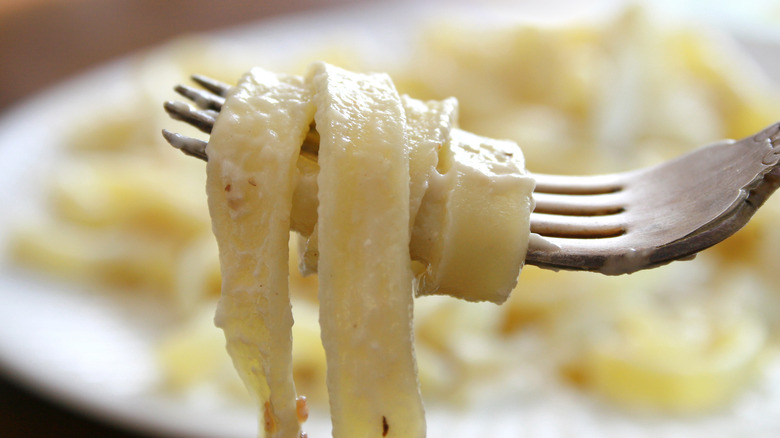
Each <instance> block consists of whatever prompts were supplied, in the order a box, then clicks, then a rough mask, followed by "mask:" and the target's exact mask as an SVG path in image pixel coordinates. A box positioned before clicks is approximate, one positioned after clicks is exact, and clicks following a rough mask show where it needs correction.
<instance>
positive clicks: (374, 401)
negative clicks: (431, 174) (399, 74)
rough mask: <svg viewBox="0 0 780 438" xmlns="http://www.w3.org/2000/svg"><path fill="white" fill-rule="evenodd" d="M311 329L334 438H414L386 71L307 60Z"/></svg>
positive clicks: (401, 213)
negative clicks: (312, 181) (311, 137)
mask: <svg viewBox="0 0 780 438" xmlns="http://www.w3.org/2000/svg"><path fill="white" fill-rule="evenodd" d="M309 77H310V78H311V81H312V85H313V87H314V89H315V103H316V106H317V113H316V116H315V120H316V123H317V130H318V131H319V134H320V149H319V163H320V174H319V179H318V183H319V194H320V195H319V199H320V204H319V210H318V217H319V222H318V230H319V233H318V238H319V242H318V246H319V254H320V259H319V267H318V268H319V279H320V324H321V328H322V339H323V344H324V346H325V351H326V356H327V364H328V374H327V384H328V391H329V395H330V406H331V417H332V421H333V436H334V437H349V438H351V437H382V436H394V437H422V436H425V432H426V430H425V429H426V428H425V418H424V412H423V406H422V400H421V397H420V392H419V385H418V381H417V372H416V366H415V360H414V351H413V343H412V305H413V303H412V299H413V292H412V285H413V276H412V270H411V259H410V256H409V240H410V230H409V217H410V215H409V157H408V151H407V150H406V148H404V147H401V145H403V144H404V129H405V123H404V113H403V107H402V106H401V102H400V97H399V96H398V94H397V92H396V91H395V88H394V86H393V85H392V82H391V81H390V79H389V78H388V77H387V76H386V75H361V74H354V73H349V72H346V71H344V70H341V69H338V68H335V67H331V66H326V65H324V64H316V65H314V66H313V67H312V70H311V72H310V75H309Z"/></svg>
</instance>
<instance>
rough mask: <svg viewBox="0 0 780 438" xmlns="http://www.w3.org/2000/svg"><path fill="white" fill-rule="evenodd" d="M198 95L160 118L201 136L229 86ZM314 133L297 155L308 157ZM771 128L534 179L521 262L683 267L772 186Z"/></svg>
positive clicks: (775, 183) (610, 270)
mask: <svg viewBox="0 0 780 438" xmlns="http://www.w3.org/2000/svg"><path fill="white" fill-rule="evenodd" d="M192 78H193V80H194V81H195V82H196V83H197V84H199V85H200V86H201V87H203V88H202V89H199V88H193V87H189V86H185V85H178V86H176V88H175V90H176V91H177V92H178V93H179V94H181V95H182V96H184V97H186V98H187V99H189V100H191V101H192V102H193V103H194V104H195V105H196V106H192V105H190V104H188V103H184V102H178V101H169V102H166V103H165V104H164V107H165V109H166V111H167V112H168V114H169V115H170V116H171V117H172V118H173V119H176V120H181V121H184V122H186V123H188V124H190V125H192V126H195V127H196V128H198V129H200V130H201V131H203V132H205V133H210V132H211V128H212V127H213V125H214V122H215V120H216V117H217V116H218V115H219V111H220V109H221V107H222V105H223V104H224V102H225V96H226V94H227V92H228V90H229V89H230V85H228V84H225V83H222V82H219V81H216V80H214V79H211V78H208V77H205V76H199V75H195V76H193V77H192ZM163 136H164V137H165V139H166V140H167V141H168V142H169V143H170V144H171V145H172V146H174V147H176V148H178V149H180V150H181V151H182V152H184V153H185V154H188V155H191V156H194V157H197V158H200V159H202V160H208V155H207V153H206V145H207V142H205V141H203V140H198V139H195V138H191V137H186V136H183V135H180V134H176V133H173V132H170V131H167V130H163ZM317 146H318V144H317V135H316V132H314V131H313V132H312V134H311V135H310V136H309V137H307V141H306V142H305V143H304V145H303V147H302V152H304V153H308V154H312V155H316V152H317ZM778 163H780V123H777V124H774V125H772V126H770V127H768V128H766V129H764V130H763V131H761V132H759V133H757V134H756V135H753V136H751V137H747V138H745V139H742V140H739V141H734V140H725V141H721V142H718V143H714V144H712V145H709V146H705V147H702V148H699V149H697V150H695V151H693V152H691V153H688V154H687V155H683V156H681V157H679V158H677V159H674V160H671V161H668V162H665V163H662V164H660V165H657V166H653V167H648V168H642V169H638V170H633V171H628V172H623V173H614V174H606V175H595V176H561V175H545V174H532V175H533V177H534V178H535V179H536V188H535V190H534V194H533V197H534V200H535V202H536V207H535V209H534V211H533V213H532V214H531V241H530V244H529V248H528V254H527V256H526V263H528V264H531V265H536V266H539V267H541V268H545V269H553V270H559V269H566V270H584V271H595V272H600V273H603V274H624V273H631V272H635V271H638V270H641V269H647V268H652V267H656V266H660V265H664V264H667V263H669V262H672V261H675V260H685V259H690V258H693V257H694V256H695V255H696V254H697V253H698V252H700V251H702V250H704V249H706V248H708V247H710V246H712V245H714V244H716V243H718V242H720V241H722V240H724V239H725V238H727V237H729V236H731V235H732V234H734V233H735V232H736V231H737V230H739V229H740V228H742V227H743V226H744V225H745V224H747V222H748V221H749V220H750V218H751V217H752V216H753V214H754V213H755V212H756V210H758V208H759V207H760V206H761V205H762V204H763V203H764V201H766V199H767V198H768V197H769V196H770V195H771V194H772V193H773V192H774V191H775V190H776V189H777V188H778V187H779V186H780V165H779V164H778Z"/></svg>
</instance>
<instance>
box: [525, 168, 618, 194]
mask: <svg viewBox="0 0 780 438" xmlns="http://www.w3.org/2000/svg"><path fill="white" fill-rule="evenodd" d="M531 176H532V177H533V178H534V180H536V188H535V189H534V193H559V194H572V195H574V194H577V195H598V194H605V193H614V192H617V191H619V190H621V189H622V188H623V181H624V180H625V178H624V177H623V176H622V175H621V174H609V175H593V176H562V175H545V174H542V173H533V174H531Z"/></svg>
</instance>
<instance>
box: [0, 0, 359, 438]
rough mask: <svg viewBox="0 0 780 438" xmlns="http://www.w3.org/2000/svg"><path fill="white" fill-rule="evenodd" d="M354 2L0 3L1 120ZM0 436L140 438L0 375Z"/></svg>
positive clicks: (134, 0) (13, 0) (53, 0)
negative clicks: (183, 53) (197, 42)
mask: <svg viewBox="0 0 780 438" xmlns="http://www.w3.org/2000/svg"><path fill="white" fill-rule="evenodd" d="M356 1H357V0H285V1H283V2H282V1H279V2H273V1H246V0H220V1H218V2H216V1H210V0H166V1H160V0H0V53H2V54H3V55H2V61H0V84H2V85H0V113H1V112H2V111H3V110H5V109H8V108H9V107H11V106H13V105H14V104H15V103H18V102H20V101H22V100H23V99H24V98H25V97H28V96H30V95H32V94H34V93H36V92H39V91H41V90H43V89H45V88H46V87H47V86H50V85H53V84H55V83H56V82H58V81H60V80H62V79H64V78H67V77H68V76H72V75H75V74H78V73H79V72H80V71H83V70H85V69H87V68H89V67H92V66H95V65H98V64H101V63H104V62H107V61H110V60H112V59H114V58H117V57H120V56H122V55H124V54H127V53H130V52H133V51H136V50H139V49H143V48H145V47H150V46H153V45H155V44H158V43H160V42H162V41H165V40H166V39H170V38H173V37H175V36H176V35H180V34H183V33H189V32H194V31H208V30H213V29H218V28H221V27H225V26H229V25H233V24H240V23H246V22H249V21H256V20H262V19H264V18H270V17H273V16H279V15H282V14H290V13H295V12H300V11H303V10H311V9H316V8H326V7H331V6H333V5H343V4H347V3H356ZM0 436H2V437H4V438H16V437H25V438H36V437H52V436H75V437H82V438H91V437H101V438H102V437H119V438H123V437H126V438H141V437H144V436H145V435H140V434H138V433H135V432H132V431H125V430H120V429H117V428H116V426H113V425H110V424H104V423H102V422H101V420H99V419H95V418H90V417H88V416H84V415H81V414H79V413H77V412H75V411H72V410H70V409H69V408H68V407H67V406H61V405H58V404H56V403H53V402H50V401H48V400H46V399H45V398H43V397H41V396H39V395H37V394H35V393H34V392H31V391H30V390H28V389H27V388H25V387H23V386H22V385H20V384H18V383H17V382H15V381H13V380H11V379H9V378H8V377H6V376H4V375H3V373H2V370H0Z"/></svg>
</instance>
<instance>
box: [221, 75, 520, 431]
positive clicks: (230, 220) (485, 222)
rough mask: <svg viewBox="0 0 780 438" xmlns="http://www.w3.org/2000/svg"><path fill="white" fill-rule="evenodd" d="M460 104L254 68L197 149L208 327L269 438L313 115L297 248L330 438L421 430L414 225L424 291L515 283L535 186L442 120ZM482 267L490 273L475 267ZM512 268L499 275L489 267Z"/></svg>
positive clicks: (286, 401) (506, 155)
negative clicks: (211, 272) (305, 208)
mask: <svg viewBox="0 0 780 438" xmlns="http://www.w3.org/2000/svg"><path fill="white" fill-rule="evenodd" d="M440 108H445V111H439V109H440ZM455 108H456V106H455V102H454V101H448V102H444V103H436V102H431V103H428V104H424V103H422V102H419V101H414V100H412V99H410V98H404V102H403V103H402V100H401V98H400V96H399V95H398V93H397V92H396V90H395V87H394V86H393V84H392V81H390V79H389V78H388V77H387V76H383V75H376V74H374V75H365V74H356V73H350V72H347V71H345V70H342V69H339V68H336V67H333V66H329V65H326V64H322V63H320V64H315V65H314V66H313V67H312V69H311V72H310V73H309V75H308V76H307V80H306V81H305V82H304V81H302V80H301V79H299V78H295V77H289V76H277V75H274V74H271V73H269V72H267V71H264V70H260V69H255V70H253V71H252V72H250V73H249V74H247V75H245V76H244V78H243V79H242V81H241V82H240V83H239V85H238V86H237V87H236V88H234V89H233V90H232V91H231V93H230V95H229V96H228V98H227V100H226V103H225V105H224V106H223V111H222V112H221V114H220V116H219V117H218V118H217V122H216V124H215V127H214V130H213V132H212V135H211V140H210V141H209V145H208V148H207V153H208V155H209V164H208V181H209V183H208V187H209V190H208V193H209V205H210V210H211V215H212V218H213V222H214V225H213V226H214V231H215V234H216V236H217V240H218V241H219V243H220V254H221V256H220V259H221V265H222V278H223V285H222V297H221V298H220V302H219V308H218V313H217V319H216V321H217V325H219V326H221V327H222V328H223V329H224V331H225V334H226V337H227V338H228V351H230V352H231V355H232V357H233V359H234V362H235V364H236V367H237V369H238V370H239V373H240V374H241V375H242V378H243V380H244V382H245V383H246V384H247V386H248V387H249V389H250V392H252V393H253V394H254V395H255V398H256V399H257V402H258V403H259V405H260V406H264V408H263V409H262V412H261V416H262V418H263V424H264V431H265V433H266V435H267V436H279V437H293V436H296V435H297V434H298V432H299V428H298V424H297V422H296V410H295V409H294V400H295V389H294V384H293V383H292V377H293V373H292V356H291V351H292V350H291V348H292V347H291V345H290V339H291V331H292V320H291V312H290V299H289V294H288V292H287V285H286V283H285V279H286V274H287V266H286V264H287V258H288V257H287V252H286V251H287V245H288V243H287V238H288V234H289V229H290V226H291V223H292V219H291V213H290V212H291V211H292V210H293V197H294V195H293V193H294V192H295V190H296V189H295V187H294V182H295V179H296V172H295V169H296V166H295V163H296V161H297V160H298V156H297V154H298V150H299V149H300V145H301V143H302V142H303V140H304V137H305V136H306V133H307V131H308V129H309V126H310V125H311V124H312V122H314V123H315V124H316V127H317V133H318V138H319V145H318V149H319V153H318V155H319V156H318V164H319V168H320V170H319V176H318V178H317V185H318V190H319V195H318V198H319V207H318V209H317V220H316V228H314V229H312V231H311V233H312V234H314V233H315V230H316V234H314V235H315V236H316V237H317V241H316V243H314V242H312V241H311V239H309V243H308V244H309V246H313V245H316V248H317V253H318V259H319V261H318V262H317V269H318V274H319V279H320V281H319V284H320V287H319V302H320V318H319V319H320V325H321V327H322V340H323V345H324V347H325V352H326V358H327V363H328V365H327V370H328V373H327V374H328V378H327V383H328V392H329V396H330V397H329V398H330V406H331V417H332V418H333V434H334V436H337V437H340V436H346V437H352V436H380V435H381V436H387V434H388V433H389V431H390V430H392V433H393V436H402V437H422V436H425V433H426V426H425V418H424V414H423V406H422V399H421V396H420V391H419V383H418V380H417V370H416V363H415V361H414V352H413V350H414V348H413V333H412V307H413V305H412V299H413V296H414V290H413V284H414V277H413V271H412V263H411V262H412V255H411V253H410V244H411V242H412V241H413V237H412V229H413V228H419V231H418V232H417V235H415V236H414V238H415V240H416V245H415V247H416V248H417V249H418V251H417V253H418V254H417V255H418V256H419V257H420V260H421V262H423V263H427V264H428V266H429V268H428V270H427V271H426V272H425V274H424V275H423V278H432V280H431V279H428V280H427V281H423V282H422V283H423V284H424V287H425V288H427V289H428V290H429V291H433V292H435V291H437V290H438V289H439V288H440V287H442V286H443V288H444V289H445V290H448V291H453V290H460V291H465V292H461V293H459V294H456V295H459V296H464V295H466V294H469V295H466V296H468V297H469V298H471V299H475V300H477V299H483V300H484V299H491V298H493V299H494V300H495V301H498V302H503V301H504V300H505V299H506V296H507V295H508V293H509V291H511V290H512V289H513V288H514V284H515V282H516V278H517V275H518V273H519V270H520V266H521V265H522V261H523V258H524V253H525V247H526V246H527V242H528V237H527V236H528V234H529V231H528V218H529V215H530V210H531V191H532V189H533V182H532V180H531V179H530V178H529V177H527V176H525V171H524V169H523V168H522V163H523V160H522V153H521V151H520V150H519V149H518V148H517V147H516V146H514V147H513V145H511V144H509V143H508V142H506V143H504V144H502V143H497V142H494V141H491V140H488V139H483V138H480V137H477V136H475V135H469V134H466V133H465V132H462V131H460V130H458V129H457V128H454V127H452V125H453V123H454V115H453V114H454V112H455ZM315 109H316V112H315ZM410 110H411V111H410ZM407 118H408V119H410V120H411V123H407ZM412 163H414V165H412ZM439 172H440V173H439ZM298 191H300V189H299V190H298ZM411 193H414V195H411ZM413 208H414V209H415V210H417V212H418V213H417V214H415V215H412V214H411V210H412V209H413ZM299 222H300V221H299ZM418 222H423V225H421V226H420V227H417V223H418ZM478 225H479V226H478ZM490 225H494V226H492V227H491V226H490ZM485 230H487V232H486V231H485ZM494 236H498V237H494ZM306 237H311V235H310V236H306ZM499 241H501V242H502V243H503V244H499V243H497V242H499ZM507 242H508V244H507ZM431 248H433V249H431ZM474 255H476V259H475V257H474ZM485 258H488V259H489V260H490V262H484V261H483V262H482V264H483V265H484V266H489V267H490V268H484V267H483V266H480V265H479V263H478V262H476V261H474V262H472V260H478V259H485ZM448 262H449V263H452V264H453V265H454V267H450V266H448V265H447V263H448ZM470 265H474V266H470ZM507 265H508V271H509V272H508V275H507V273H504V272H498V273H496V272H495V271H494V270H493V269H491V268H492V267H494V266H501V267H502V268H505V267H506V266H507ZM505 269H506V268H505ZM464 271H465V272H467V274H464ZM472 276H473V277H476V279H472ZM496 278H497V281H496V280H495V279H496ZM432 283H437V284H435V285H432ZM507 283H508V284H507ZM493 289H497V290H493ZM495 294H498V295H499V297H498V298H494V297H493V295H495ZM486 297H488V298H486Z"/></svg>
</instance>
